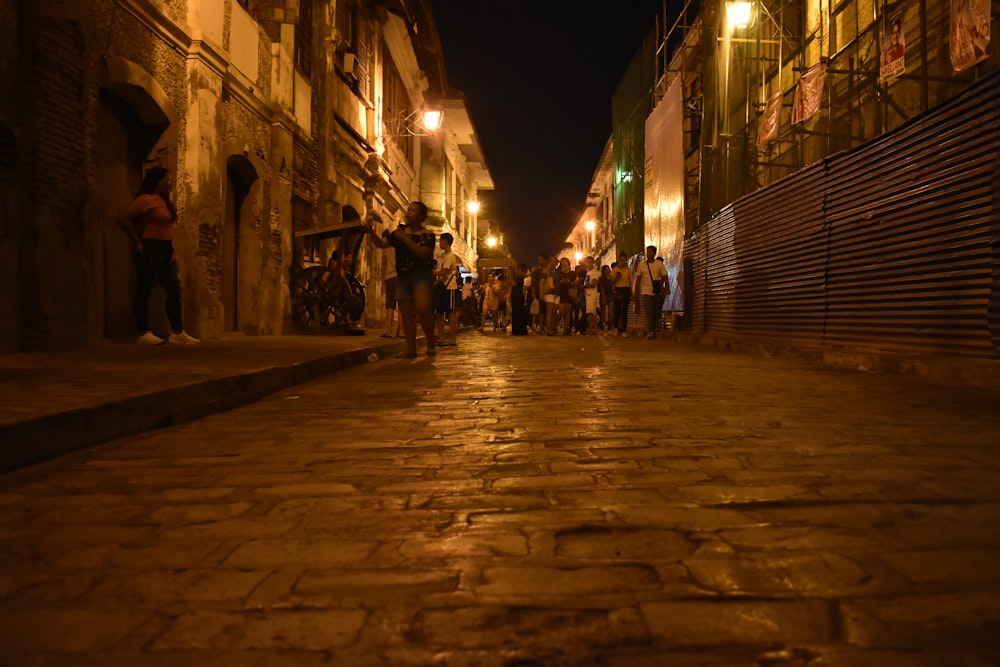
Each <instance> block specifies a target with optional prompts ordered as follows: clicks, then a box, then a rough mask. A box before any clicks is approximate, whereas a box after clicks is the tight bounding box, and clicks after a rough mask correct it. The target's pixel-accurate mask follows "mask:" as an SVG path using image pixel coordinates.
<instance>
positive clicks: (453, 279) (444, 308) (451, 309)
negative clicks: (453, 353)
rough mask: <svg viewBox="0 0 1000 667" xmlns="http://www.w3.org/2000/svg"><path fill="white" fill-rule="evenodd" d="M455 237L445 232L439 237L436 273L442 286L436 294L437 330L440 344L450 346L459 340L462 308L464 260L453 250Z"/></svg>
mask: <svg viewBox="0 0 1000 667" xmlns="http://www.w3.org/2000/svg"><path fill="white" fill-rule="evenodd" d="M454 240H455V237H454V236H452V235H451V234H449V233H448V232H445V233H443V234H441V237H440V238H439V239H438V245H439V246H440V247H441V253H442V254H441V259H439V260H438V263H437V268H436V269H434V275H435V276H437V281H438V283H439V285H441V286H443V288H444V289H441V288H440V287H439V288H438V289H437V290H436V291H435V294H434V310H435V311H436V312H437V330H438V340H439V341H440V343H439V344H440V345H443V346H445V347H450V346H453V345H456V344H457V342H458V318H459V314H460V312H461V309H462V286H461V285H460V284H459V282H458V280H459V273H458V267H459V266H461V264H462V262H461V261H460V260H459V259H458V257H457V256H456V255H455V253H453V252H452V251H451V244H452V243H453V242H454ZM446 320H447V323H448V335H445V321H446Z"/></svg>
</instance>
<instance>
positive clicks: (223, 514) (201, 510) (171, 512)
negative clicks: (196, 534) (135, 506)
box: [149, 503, 253, 526]
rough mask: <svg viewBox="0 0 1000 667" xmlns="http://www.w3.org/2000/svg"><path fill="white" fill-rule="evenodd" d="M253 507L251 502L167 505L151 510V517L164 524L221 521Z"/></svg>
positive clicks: (174, 524)
mask: <svg viewBox="0 0 1000 667" xmlns="http://www.w3.org/2000/svg"><path fill="white" fill-rule="evenodd" d="M251 507H253V505H252V504H251V503H212V504H203V505H192V504H177V505H167V506H165V507H161V508H160V509H157V510H154V511H153V512H151V513H150V515H149V518H150V519H152V520H153V521H155V522H157V523H159V524H161V525H164V526H172V525H173V526H176V525H183V524H188V523H205V522H207V521H219V520H222V519H232V518H234V517H238V516H240V515H241V514H244V513H245V512H246V511H247V510H249V509H250V508H251Z"/></svg>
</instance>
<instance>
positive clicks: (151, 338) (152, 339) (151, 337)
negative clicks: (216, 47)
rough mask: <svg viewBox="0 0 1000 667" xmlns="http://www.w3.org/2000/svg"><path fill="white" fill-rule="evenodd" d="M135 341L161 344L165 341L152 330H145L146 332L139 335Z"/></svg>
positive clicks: (143, 343)
mask: <svg viewBox="0 0 1000 667" xmlns="http://www.w3.org/2000/svg"><path fill="white" fill-rule="evenodd" d="M135 342H136V343H138V344H139V345H163V344H164V343H166V342H167V341H165V340H163V339H162V338H160V337H159V336H157V335H156V334H155V333H153V332H152V331H147V332H146V333H144V334H142V335H141V336H139V337H138V338H137V339H136V340H135Z"/></svg>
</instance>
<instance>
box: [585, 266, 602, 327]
mask: <svg viewBox="0 0 1000 667" xmlns="http://www.w3.org/2000/svg"><path fill="white" fill-rule="evenodd" d="M583 265H584V267H586V269H587V272H586V274H584V279H583V294H584V298H585V301H584V312H585V314H586V318H587V334H588V335H591V336H596V335H597V322H598V319H599V318H598V307H599V306H600V301H601V295H600V293H599V292H598V283H599V281H600V279H601V270H600V269H598V268H597V264H596V263H595V261H594V258H593V257H591V256H589V255H588V256H587V257H586V258H585V259H584V260H583Z"/></svg>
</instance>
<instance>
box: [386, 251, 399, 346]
mask: <svg viewBox="0 0 1000 667" xmlns="http://www.w3.org/2000/svg"><path fill="white" fill-rule="evenodd" d="M386 233H388V232H384V233H383V234H386ZM382 286H383V287H384V288H385V331H384V332H382V338H393V337H397V336H400V335H401V334H400V331H399V329H400V326H399V320H397V319H396V249H395V248H393V247H392V246H391V245H390V246H386V247H385V248H382ZM393 325H395V333H393Z"/></svg>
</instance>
